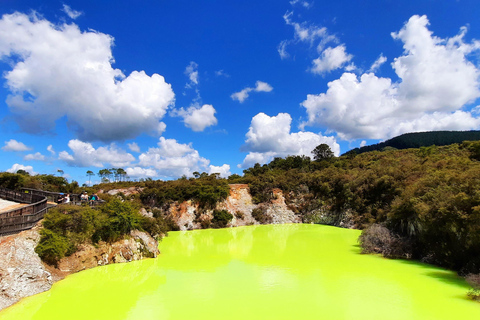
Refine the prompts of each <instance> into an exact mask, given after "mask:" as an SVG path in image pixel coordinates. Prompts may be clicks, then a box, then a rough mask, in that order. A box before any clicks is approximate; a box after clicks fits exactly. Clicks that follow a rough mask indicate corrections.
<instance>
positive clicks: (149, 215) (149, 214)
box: [139, 208, 153, 218]
mask: <svg viewBox="0 0 480 320" xmlns="http://www.w3.org/2000/svg"><path fill="white" fill-rule="evenodd" d="M139 213H140V214H141V215H142V216H144V217H147V218H153V212H151V211H147V210H146V209H145V208H142V209H140V210H139Z"/></svg>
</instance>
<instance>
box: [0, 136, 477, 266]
mask: <svg viewBox="0 0 480 320" xmlns="http://www.w3.org/2000/svg"><path fill="white" fill-rule="evenodd" d="M478 133H480V132H477V131H475V132H464V133H461V132H460V133H459V132H456V133H454V134H453V133H445V132H437V133H422V134H409V135H403V136H400V137H397V138H395V139H392V140H393V141H403V142H402V143H404V142H405V141H407V142H408V143H410V144H407V142H405V143H404V144H402V145H401V144H396V145H388V146H387V145H385V146H383V147H382V149H383V150H384V151H382V152H380V151H372V152H365V153H362V154H356V153H355V152H349V153H347V154H345V155H343V156H341V157H333V156H332V154H331V150H330V149H329V148H328V146H326V145H320V146H318V147H317V148H315V150H314V151H313V156H314V158H315V161H312V160H311V159H310V158H309V157H305V156H289V157H286V158H275V159H273V161H271V162H270V163H268V164H264V165H260V164H255V166H253V167H252V168H249V169H246V170H244V175H243V176H239V175H237V174H234V175H232V176H230V177H229V178H228V179H221V178H219V177H218V175H216V174H211V175H209V174H207V173H198V172H195V173H194V176H195V178H190V179H187V178H185V177H184V178H181V179H178V180H176V181H153V180H151V179H147V180H144V181H141V182H127V181H119V182H116V183H104V184H101V185H97V186H95V187H94V188H95V189H93V188H92V189H91V190H98V189H100V188H101V189H104V190H105V191H107V190H109V189H114V188H120V187H130V186H136V187H143V188H144V190H143V192H142V193H141V194H140V195H139V196H137V197H133V199H134V201H133V202H132V201H125V202H115V199H116V198H117V196H110V197H107V196H106V195H105V196H103V197H104V199H106V200H109V198H111V199H110V201H111V202H109V203H108V204H107V205H106V206H105V207H104V208H101V209H99V210H95V209H88V208H81V209H79V208H76V209H61V210H67V211H68V210H74V211H75V210H84V211H85V212H84V211H82V213H80V212H77V211H75V212H71V213H70V212H69V213H67V214H66V215H64V214H63V211H62V212H61V216H59V217H53V216H52V217H50V218H48V219H45V223H44V224H45V226H46V229H48V230H50V231H52V232H54V233H55V235H52V234H51V233H47V232H46V231H45V232H44V234H42V237H43V238H44V239H45V240H43V242H42V245H43V248H42V245H41V246H40V248H42V249H41V250H43V251H42V252H44V256H45V257H46V259H49V260H51V261H53V260H55V259H58V257H60V256H62V254H63V255H66V254H68V253H69V252H71V250H72V248H75V247H76V246H77V245H78V244H79V243H81V241H92V242H97V241H113V240H115V239H118V238H119V237H121V236H123V235H124V234H126V233H128V232H129V230H131V229H133V228H140V229H144V230H147V231H149V232H151V233H152V234H160V233H161V231H162V230H169V229H172V228H173V227H174V225H173V223H172V222H171V221H168V220H165V218H164V217H165V216H166V209H167V208H168V206H169V205H170V204H171V203H173V202H174V201H179V202H182V201H185V200H193V201H195V202H197V203H198V204H199V210H198V212H197V213H196V214H197V218H198V221H197V222H200V223H201V225H202V226H203V227H211V226H213V227H221V226H226V225H227V224H228V222H229V221H231V219H232V218H233V217H230V216H231V214H229V215H226V214H225V212H222V211H213V219H212V221H210V220H209V219H205V216H206V215H204V213H207V210H213V209H215V206H216V204H217V203H218V202H219V201H222V200H224V199H225V198H227V196H228V195H229V186H228V184H229V183H245V184H248V185H249V188H250V191H251V194H252V197H253V201H254V202H255V203H258V204H259V203H266V202H269V201H270V200H272V198H273V190H274V189H275V188H279V189H281V190H282V191H283V193H284V195H285V199H286V203H287V205H288V207H289V208H290V209H291V210H292V211H294V212H295V214H297V215H298V216H299V217H301V218H302V220H303V221H304V222H308V223H310V222H314V223H324V224H331V225H341V226H349V227H355V228H359V229H364V233H363V234H362V236H361V238H360V239H359V241H360V244H361V246H362V248H363V251H364V252H376V253H381V254H383V255H385V256H387V257H403V258H414V259H419V260H422V261H425V262H429V263H433V264H437V265H440V266H443V267H446V268H449V269H453V270H457V271H459V272H460V273H461V274H463V275H466V274H470V273H471V274H478V273H480V162H479V161H480V141H464V142H462V143H460V144H451V145H448V146H425V145H427V144H428V143H429V141H430V142H431V141H434V140H435V139H440V140H442V141H441V142H442V143H438V141H437V140H435V141H434V142H435V143H437V144H443V142H449V141H450V140H448V139H449V138H448V137H451V136H454V137H456V138H455V139H457V138H458V137H461V139H463V138H464V137H465V136H471V135H475V134H478ZM412 139H413V140H412ZM415 139H416V140H415ZM428 139H430V140H428ZM432 139H433V140H432ZM458 139H460V138H458ZM414 141H417V142H418V141H420V142H418V145H419V146H420V148H417V149H404V150H398V149H401V148H404V147H405V146H406V145H412V144H413V143H414ZM417 142H415V143H417ZM422 144H423V145H422ZM106 170H108V169H106ZM112 170H113V169H109V170H108V171H110V173H111V174H113V173H112ZM116 170H117V174H119V175H120V176H121V175H122V171H121V170H120V171H118V170H119V169H116ZM87 173H88V172H87ZM102 173H105V174H108V172H102ZM90 174H91V173H90ZM107 180H108V179H107ZM118 180H122V178H119V179H118ZM0 186H3V187H6V188H9V189H18V188H21V187H30V188H38V189H43V190H50V191H59V192H74V191H72V190H74V189H78V184H76V185H75V183H73V182H72V183H70V184H69V183H67V181H66V180H65V179H64V178H63V177H55V176H52V175H39V176H34V177H32V176H29V175H28V173H25V172H19V173H17V174H10V173H0ZM124 199H125V200H127V199H126V198H125V197H124ZM128 200H131V199H128ZM139 205H143V206H146V207H150V208H153V209H152V211H153V212H154V214H155V217H156V218H155V219H153V220H148V221H147V220H145V219H144V218H143V217H140V216H137V215H136V214H135V215H131V214H130V213H131V212H136V211H138V210H137V208H136V207H135V206H139ZM129 206H131V207H129ZM264 208H265V207H264V206H260V207H259V208H257V209H255V210H254V211H253V212H252V216H253V217H254V219H255V220H257V221H258V222H260V223H270V222H271V219H272V218H271V217H270V216H269V215H267V214H266V212H265V209H264ZM56 210H57V211H58V210H60V209H56ZM52 212H55V210H52ZM57 214H60V213H57ZM47 216H48V215H47ZM237 218H239V219H242V218H243V214H242V213H237ZM49 219H50V220H52V219H53V220H52V221H54V222H55V224H56V225H58V226H61V228H60V227H59V228H60V229H58V230H57V229H55V228H56V227H53V225H52V227H48V224H49V222H48V221H49ZM69 219H76V220H75V227H74V226H73V222H72V221H71V220H69ZM57 220H58V221H57ZM64 220H65V221H64ZM207 220H208V221H207ZM80 226H83V227H81V228H82V229H81V230H80V231H78V230H77V228H80ZM43 238H42V239H43ZM39 250H40V249H39ZM51 257H56V258H55V259H53V258H51ZM52 259H53V260H52Z"/></svg>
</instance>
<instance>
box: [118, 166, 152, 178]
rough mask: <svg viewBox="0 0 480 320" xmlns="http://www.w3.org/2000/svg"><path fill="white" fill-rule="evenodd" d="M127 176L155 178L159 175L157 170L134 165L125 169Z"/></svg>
mask: <svg viewBox="0 0 480 320" xmlns="http://www.w3.org/2000/svg"><path fill="white" fill-rule="evenodd" d="M125 172H127V176H129V177H131V178H135V179H138V178H154V177H156V176H157V175H158V173H157V171H155V170H154V169H145V168H141V167H133V168H127V169H125Z"/></svg>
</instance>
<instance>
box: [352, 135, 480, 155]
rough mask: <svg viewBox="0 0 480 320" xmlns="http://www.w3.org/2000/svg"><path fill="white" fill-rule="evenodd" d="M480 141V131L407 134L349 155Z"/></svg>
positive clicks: (354, 150)
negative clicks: (388, 148) (387, 149)
mask: <svg viewBox="0 0 480 320" xmlns="http://www.w3.org/2000/svg"><path fill="white" fill-rule="evenodd" d="M466 140H469V141H475V140H480V131H478V130H472V131H429V132H413V133H405V134H402V135H400V136H398V137H395V138H392V139H389V140H387V141H384V142H381V143H377V144H372V145H370V146H365V147H361V148H355V149H352V150H350V151H348V152H347V153H358V154H360V153H364V152H368V151H375V150H377V151H382V150H383V149H385V148H386V147H391V148H395V149H408V148H420V147H429V146H433V145H436V146H446V145H449V144H454V143H461V142H463V141H466Z"/></svg>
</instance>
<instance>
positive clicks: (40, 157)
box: [23, 152, 45, 161]
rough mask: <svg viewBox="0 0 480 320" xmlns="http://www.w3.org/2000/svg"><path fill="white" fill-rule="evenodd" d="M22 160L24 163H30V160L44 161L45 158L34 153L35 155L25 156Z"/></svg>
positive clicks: (38, 153)
mask: <svg viewBox="0 0 480 320" xmlns="http://www.w3.org/2000/svg"><path fill="white" fill-rule="evenodd" d="M23 160H25V161H30V160H35V161H45V156H44V155H43V154H41V153H40V152H35V153H30V154H27V155H26V156H25V157H23Z"/></svg>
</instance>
